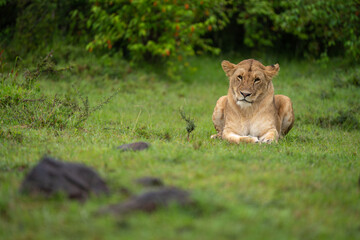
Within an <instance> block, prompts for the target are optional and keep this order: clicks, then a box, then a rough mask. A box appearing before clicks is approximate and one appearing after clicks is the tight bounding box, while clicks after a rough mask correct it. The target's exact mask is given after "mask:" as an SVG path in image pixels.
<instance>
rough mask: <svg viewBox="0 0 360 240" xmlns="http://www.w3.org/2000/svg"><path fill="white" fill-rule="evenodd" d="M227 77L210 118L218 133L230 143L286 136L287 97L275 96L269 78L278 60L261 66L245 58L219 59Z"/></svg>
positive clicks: (288, 126) (289, 106) (288, 122)
mask: <svg viewBox="0 0 360 240" xmlns="http://www.w3.org/2000/svg"><path fill="white" fill-rule="evenodd" d="M221 66H222V68H223V70H224V72H225V73H226V76H227V77H228V78H229V90H228V94H227V95H226V96H222V97H221V98H219V100H218V101H217V103H216V106H215V109H214V113H213V116H212V120H213V123H214V126H215V129H216V131H217V134H215V135H212V136H211V138H215V137H221V138H223V139H226V140H228V141H229V142H232V143H240V142H247V143H257V142H265V143H271V142H273V141H278V139H279V137H283V136H285V135H286V134H287V133H288V132H289V131H290V129H291V128H292V126H293V123H294V111H293V108H292V103H291V100H290V98H288V97H287V96H284V95H275V96H274V86H273V84H272V81H271V80H272V78H273V77H274V76H275V75H276V74H277V73H278V71H279V70H280V67H279V64H275V65H271V66H266V67H265V66H264V65H262V64H261V63H260V62H259V61H256V60H254V59H247V60H244V61H241V62H240V63H238V64H236V65H235V64H233V63H230V62H229V61H226V60H224V61H222V63H221Z"/></svg>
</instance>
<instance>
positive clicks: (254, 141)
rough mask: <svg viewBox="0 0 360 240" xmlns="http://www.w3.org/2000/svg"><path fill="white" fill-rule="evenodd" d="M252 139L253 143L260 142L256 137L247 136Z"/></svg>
mask: <svg viewBox="0 0 360 240" xmlns="http://www.w3.org/2000/svg"><path fill="white" fill-rule="evenodd" d="M249 138H251V139H252V141H253V143H260V140H259V139H258V138H257V137H253V136H249Z"/></svg>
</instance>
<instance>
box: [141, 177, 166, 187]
mask: <svg viewBox="0 0 360 240" xmlns="http://www.w3.org/2000/svg"><path fill="white" fill-rule="evenodd" d="M135 182H136V183H138V184H140V185H143V186H144V187H161V186H164V183H163V181H161V179H160V178H156V177H142V178H138V179H136V180H135Z"/></svg>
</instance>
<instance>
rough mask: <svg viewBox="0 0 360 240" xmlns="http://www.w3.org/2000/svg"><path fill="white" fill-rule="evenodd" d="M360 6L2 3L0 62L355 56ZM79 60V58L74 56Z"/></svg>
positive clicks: (276, 0) (231, 1) (337, 1)
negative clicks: (89, 55)
mask: <svg viewBox="0 0 360 240" xmlns="http://www.w3.org/2000/svg"><path fill="white" fill-rule="evenodd" d="M359 14H360V2H359V1H358V0H348V1H342V0H317V1H308V0H294V1H281V0H273V1H264V0H262V1H258V0H249V1H245V0H215V1H213V0H200V1H199V0H198V1H181V0H156V1H146V0H126V1H124V0H118V1H116V0H114V1H97V0H96V1H95V0H74V1H62V0H52V1H41V0H12V1H11V0H10V1H9V0H0V16H1V17H0V44H1V45H0V48H1V51H4V50H5V51H4V53H3V56H7V57H10V58H11V59H14V58H15V56H22V57H24V56H28V55H29V54H30V55H31V56H38V55H42V56H43V55H44V54H45V53H47V52H49V51H50V49H53V50H54V51H55V52H56V53H57V55H59V54H61V56H60V57H62V58H63V59H64V60H66V59H68V58H74V57H76V53H74V49H73V48H69V46H79V47H80V49H86V50H87V51H89V52H93V53H94V54H96V55H99V56H101V55H104V54H110V55H111V54H117V55H120V57H122V58H124V59H126V60H127V61H130V62H131V63H135V64H136V63H140V62H144V61H145V62H146V61H147V62H152V63H154V62H156V63H166V64H167V68H171V65H173V64H171V62H174V61H182V60H183V59H184V58H186V57H188V56H191V55H199V54H203V53H206V52H207V53H211V54H219V53H220V52H221V51H223V52H231V51H235V52H236V51H237V52H239V51H254V52H264V51H266V52H269V53H275V54H285V55H288V56H290V57H296V58H307V59H321V60H324V61H326V60H328V58H329V57H334V56H340V57H344V58H346V59H348V60H349V61H350V62H351V61H358V60H359V57H360V38H359V35H360V16H359ZM77 54H78V53H77Z"/></svg>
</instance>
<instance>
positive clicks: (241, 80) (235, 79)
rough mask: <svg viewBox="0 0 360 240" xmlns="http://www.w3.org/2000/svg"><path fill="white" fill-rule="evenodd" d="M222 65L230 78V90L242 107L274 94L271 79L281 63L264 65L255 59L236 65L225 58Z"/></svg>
mask: <svg viewBox="0 0 360 240" xmlns="http://www.w3.org/2000/svg"><path fill="white" fill-rule="evenodd" d="M221 66H222V68H223V70H224V72H225V73H226V76H227V77H228V78H229V91H231V93H232V96H233V98H234V101H235V102H236V104H237V105H238V106H240V107H248V106H251V105H252V104H253V103H255V102H257V101H261V99H263V98H264V96H266V95H267V94H273V86H272V82H271V79H272V78H273V77H274V76H275V75H276V74H277V73H278V71H279V70H280V67H279V64H275V65H271V66H264V65H262V64H261V62H259V61H256V60H254V59H247V60H244V61H241V62H240V63H238V64H236V65H235V64H233V63H231V62H229V61H226V60H224V61H222V63H221Z"/></svg>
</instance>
